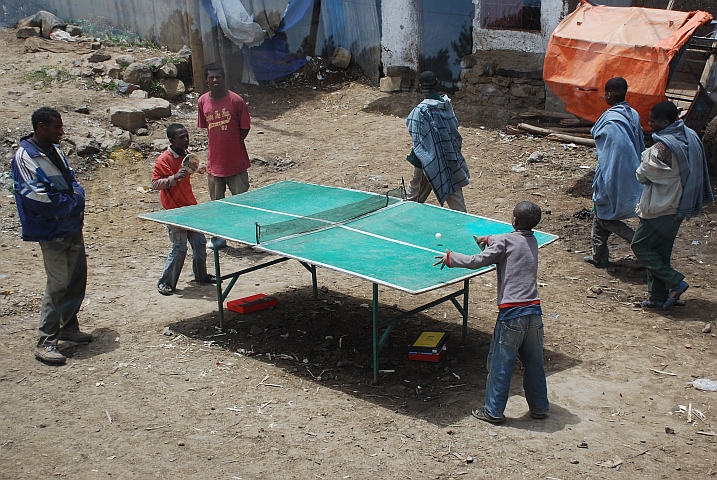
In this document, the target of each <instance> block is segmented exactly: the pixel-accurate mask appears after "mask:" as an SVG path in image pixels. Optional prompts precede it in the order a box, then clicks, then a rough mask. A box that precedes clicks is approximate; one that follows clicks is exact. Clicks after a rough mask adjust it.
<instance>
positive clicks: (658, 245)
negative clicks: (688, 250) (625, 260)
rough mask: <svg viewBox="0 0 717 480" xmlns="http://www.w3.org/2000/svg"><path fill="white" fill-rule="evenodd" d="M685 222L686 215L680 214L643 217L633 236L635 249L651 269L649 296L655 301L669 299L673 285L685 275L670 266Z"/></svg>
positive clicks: (649, 270)
mask: <svg viewBox="0 0 717 480" xmlns="http://www.w3.org/2000/svg"><path fill="white" fill-rule="evenodd" d="M681 223H682V217H679V218H678V217H677V215H664V216H662V217H657V218H650V219H644V218H642V219H640V225H639V226H638V227H637V230H636V231H635V236H634V237H633V239H632V245H631V246H632V251H633V252H634V253H635V256H636V257H637V259H638V260H639V261H640V263H641V264H643V265H644V266H645V268H647V293H648V298H649V299H650V300H652V301H654V302H664V301H665V300H667V297H668V294H669V290H670V288H673V287H674V286H675V285H677V284H678V283H680V282H681V281H682V280H684V278H685V276H684V275H682V274H681V273H680V272H678V271H677V270H675V269H674V268H672V267H671V266H670V257H671V256H672V247H673V245H674V244H675V238H676V237H677V233H678V232H679V231H680V224H681Z"/></svg>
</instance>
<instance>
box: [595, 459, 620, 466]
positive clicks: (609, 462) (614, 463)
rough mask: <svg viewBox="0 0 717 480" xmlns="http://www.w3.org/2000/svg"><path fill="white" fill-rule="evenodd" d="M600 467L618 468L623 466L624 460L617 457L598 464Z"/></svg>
mask: <svg viewBox="0 0 717 480" xmlns="http://www.w3.org/2000/svg"><path fill="white" fill-rule="evenodd" d="M596 465H597V466H598V467H607V468H617V467H619V466H620V465H622V458H620V457H615V458H613V459H612V460H605V461H604V462H600V463H596Z"/></svg>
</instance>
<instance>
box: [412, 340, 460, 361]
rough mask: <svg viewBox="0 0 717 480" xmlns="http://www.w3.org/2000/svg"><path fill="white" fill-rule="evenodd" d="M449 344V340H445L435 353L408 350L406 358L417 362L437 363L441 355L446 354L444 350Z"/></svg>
mask: <svg viewBox="0 0 717 480" xmlns="http://www.w3.org/2000/svg"><path fill="white" fill-rule="evenodd" d="M450 346H451V341H450V340H447V341H446V343H444V344H443V347H442V348H441V349H440V350H438V352H437V353H427V352H408V359H409V360H415V361H418V362H433V363H437V362H440V361H441V359H442V358H443V356H444V355H445V354H446V350H447V349H448V347H450Z"/></svg>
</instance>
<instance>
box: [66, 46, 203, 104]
mask: <svg viewBox="0 0 717 480" xmlns="http://www.w3.org/2000/svg"><path fill="white" fill-rule="evenodd" d="M191 61H192V52H191V50H190V49H189V47H186V46H185V47H184V48H182V49H181V50H180V51H179V52H177V53H170V52H166V54H164V55H163V56H161V57H151V58H146V59H144V60H137V59H135V57H134V56H133V55H132V54H131V52H128V53H123V54H121V55H116V56H114V57H113V56H112V54H111V53H110V52H108V51H106V50H104V49H99V50H97V51H95V52H93V53H92V54H91V55H90V56H89V57H87V58H84V59H78V60H76V61H75V62H73V65H72V68H71V69H70V74H71V75H75V76H92V77H94V79H95V82H96V83H97V84H98V85H100V86H102V85H108V84H111V83H114V84H116V86H117V90H118V91H119V92H120V93H124V94H128V95H131V96H132V97H133V98H148V97H149V96H150V95H151V96H156V97H161V98H164V99H167V100H182V99H183V98H184V94H185V93H186V91H187V88H186V83H185V82H188V83H191V81H192V65H191Z"/></svg>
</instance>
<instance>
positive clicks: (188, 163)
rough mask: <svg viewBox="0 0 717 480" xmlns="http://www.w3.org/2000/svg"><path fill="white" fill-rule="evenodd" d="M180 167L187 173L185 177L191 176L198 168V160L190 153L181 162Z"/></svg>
mask: <svg viewBox="0 0 717 480" xmlns="http://www.w3.org/2000/svg"><path fill="white" fill-rule="evenodd" d="M182 167H183V168H184V169H185V170H186V171H187V175H191V174H193V173H194V172H196V171H197V168H199V159H198V158H197V156H196V155H194V154H193V153H190V154H189V155H187V156H186V157H184V160H183V161H182Z"/></svg>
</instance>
